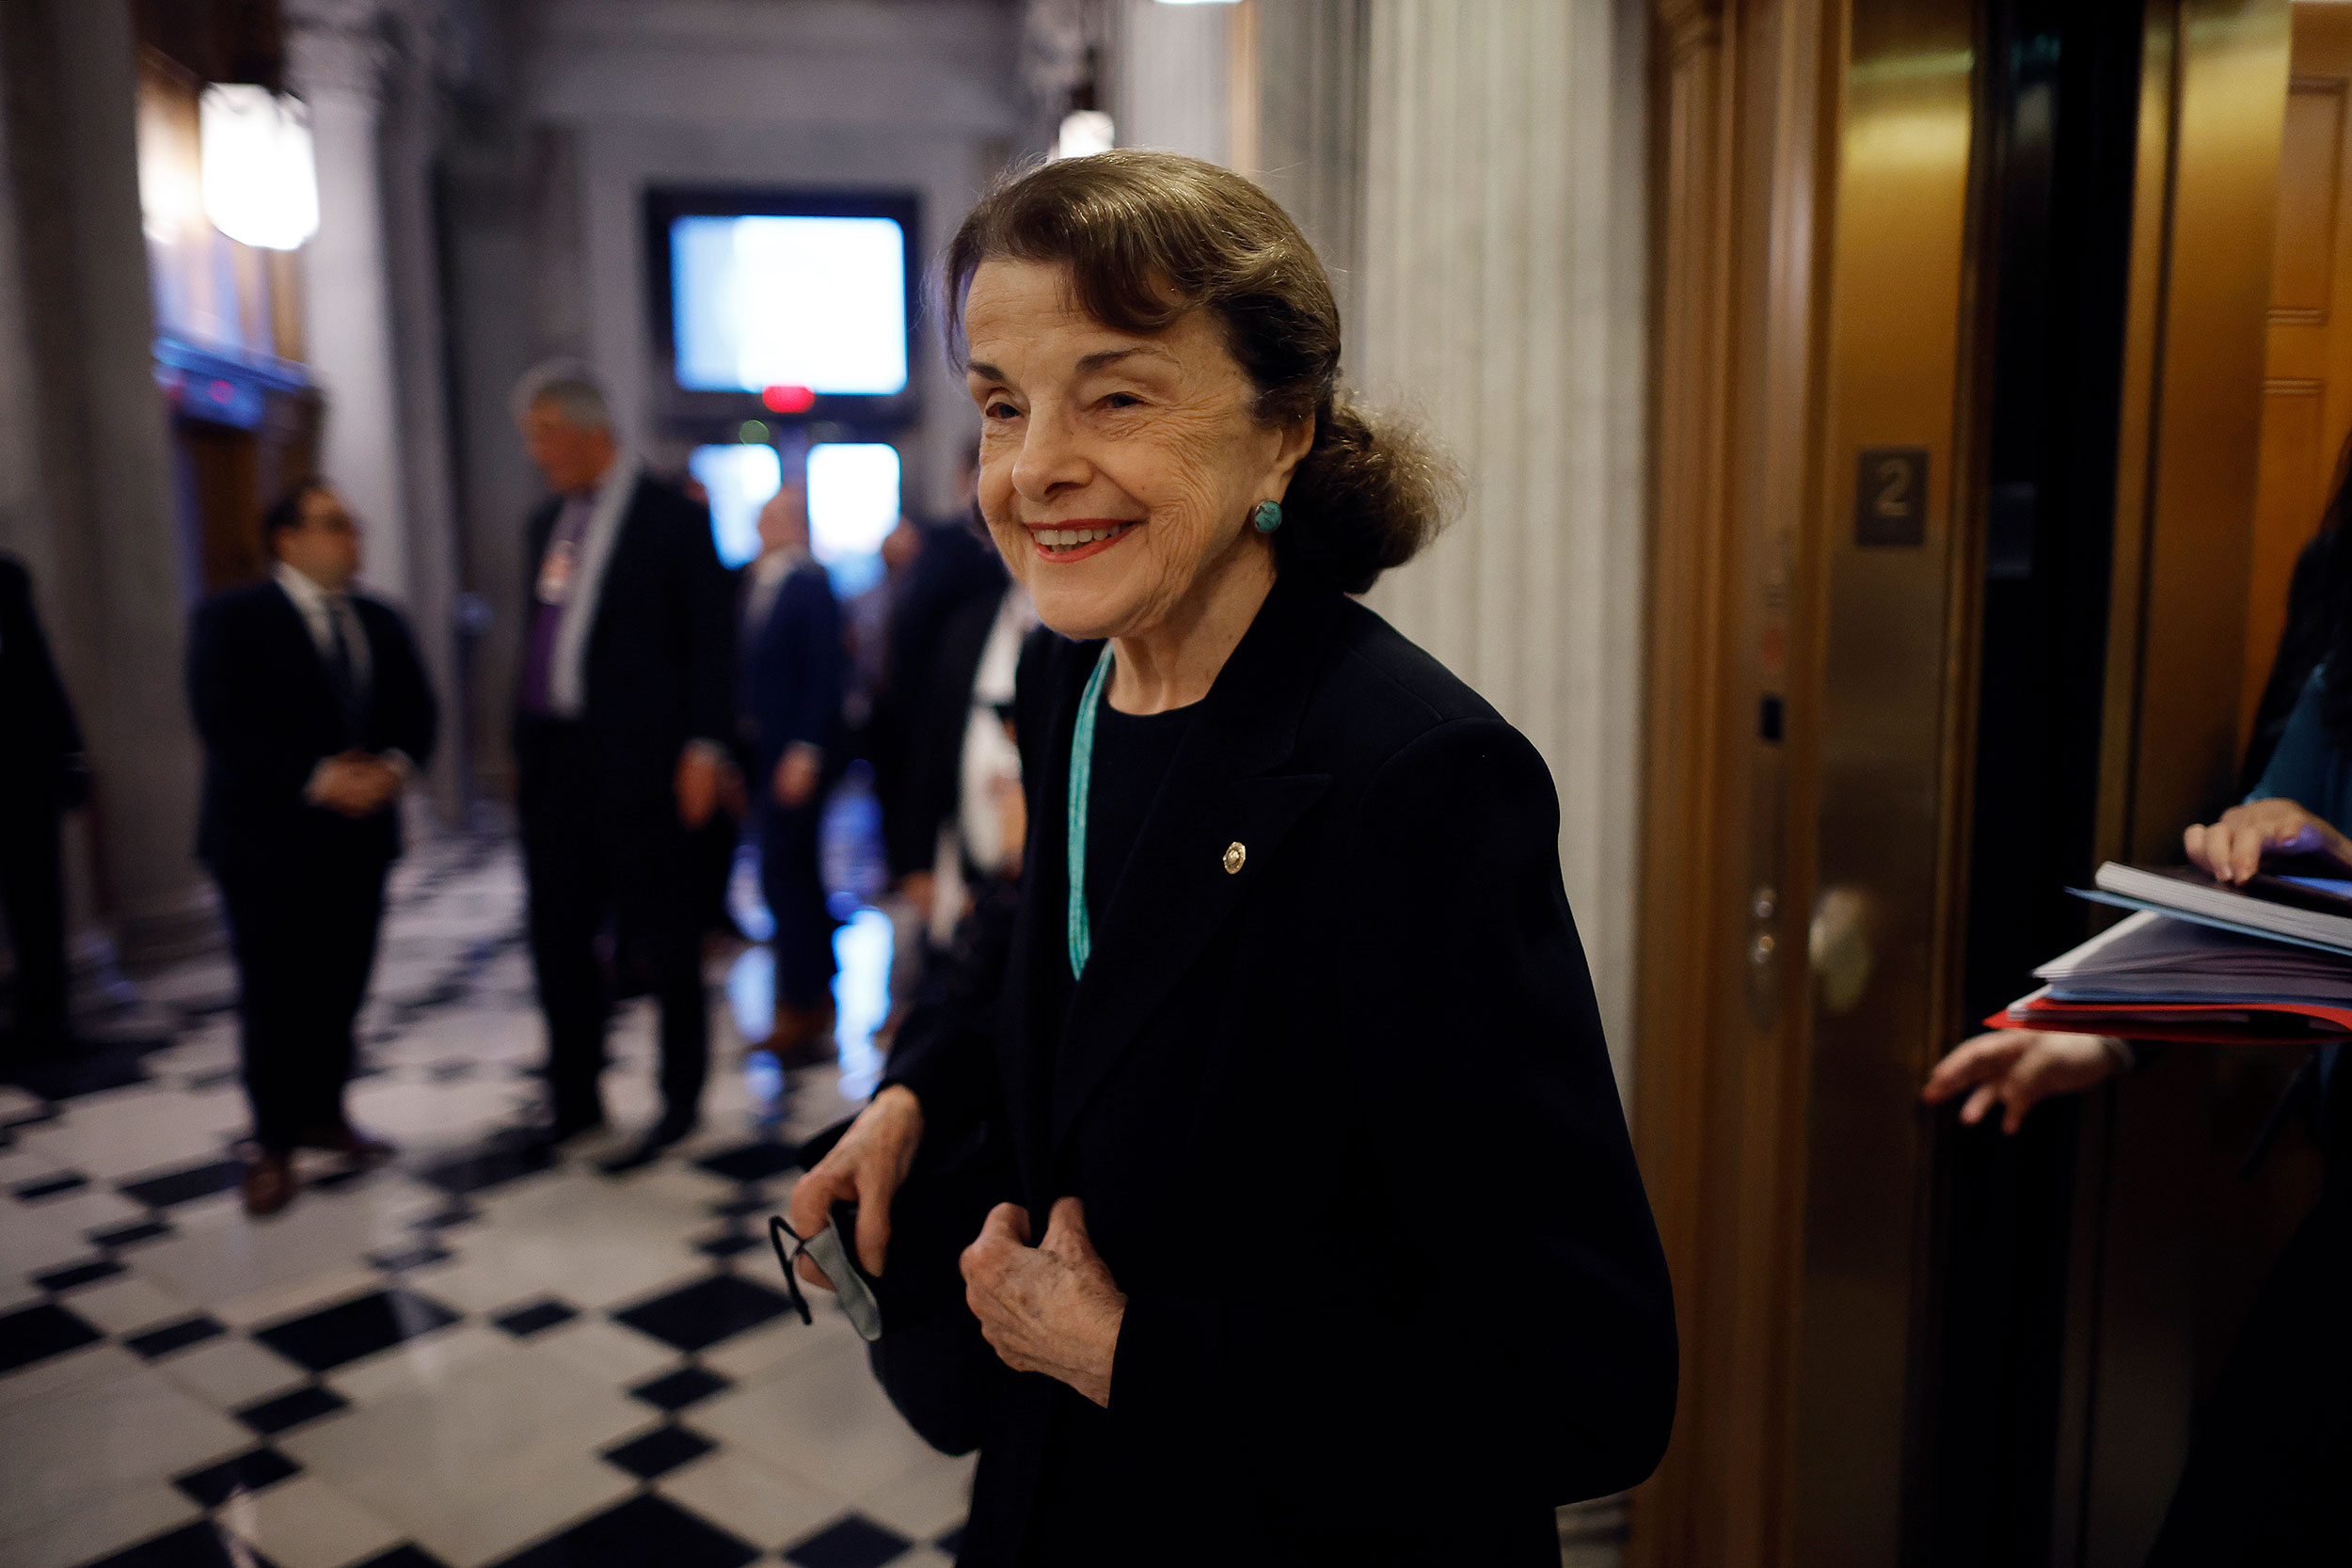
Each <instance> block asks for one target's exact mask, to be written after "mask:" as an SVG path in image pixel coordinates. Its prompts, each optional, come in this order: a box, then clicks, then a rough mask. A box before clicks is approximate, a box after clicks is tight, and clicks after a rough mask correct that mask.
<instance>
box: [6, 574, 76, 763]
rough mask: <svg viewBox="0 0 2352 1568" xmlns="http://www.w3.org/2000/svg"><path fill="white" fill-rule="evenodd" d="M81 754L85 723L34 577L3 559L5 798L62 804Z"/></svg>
mask: <svg viewBox="0 0 2352 1568" xmlns="http://www.w3.org/2000/svg"><path fill="white" fill-rule="evenodd" d="M81 750H82V731H81V726H79V725H78V724H76V723H75V722H74V721H73V705H72V704H71V703H70V702H68V701H67V700H66V694H65V684H64V683H63V682H62V681H60V680H59V679H58V678H57V667H56V663H55V662H54V661H53V660H52V659H51V658H50V657H49V640H48V639H47V638H46V637H44V636H42V635H41V629H40V615H39V614H38V612H36V610H34V608H33V579H32V577H31V574H29V573H27V572H26V571H25V570H24V562H20V561H18V560H17V559H16V558H15V557H14V556H10V555H0V796H5V797H6V798H7V799H8V800H10V801H11V802H13V803H14V804H15V805H16V807H17V808H18V809H20V810H22V809H25V808H27V807H29V806H32V805H35V804H37V803H40V802H42V801H48V802H53V803H55V804H57V805H64V804H65V803H66V799H65V794H64V791H65V788H66V784H67V781H68V775H69V759H71V758H72V757H73V756H75V755H76V754H77V753H79V752H81Z"/></svg>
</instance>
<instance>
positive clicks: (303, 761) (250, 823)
mask: <svg viewBox="0 0 2352 1568" xmlns="http://www.w3.org/2000/svg"><path fill="white" fill-rule="evenodd" d="M351 608H352V610H353V611H354V612H355V613H357V614H358V618H359V626H360V628H361V629H362V630H363V631H365V632H366V633H367V638H368V657H369V662H370V663H371V664H372V665H373V675H372V678H371V681H370V694H369V700H368V717H367V723H366V725H365V731H364V734H363V735H362V736H361V737H360V741H359V746H360V749H361V750H363V751H369V752H390V751H398V752H406V753H407V754H408V757H409V760H410V761H412V762H414V763H415V764H416V765H417V766H418V767H419V768H423V767H424V766H426V765H427V764H428V763H430V762H431V761H432V760H433V745H434V740H435V738H436V736H437V731H438V728H439V722H440V714H439V708H438V707H437V705H436V704H435V702H434V700H433V689H432V687H431V686H430V685H428V684H427V683H426V680H425V675H424V667H423V665H422V664H421V663H420V662H419V661H418V658H417V649H416V644H415V643H414V642H412V641H410V640H409V636H408V626H407V623H406V622H405V621H404V620H402V619H401V616H400V612H399V611H398V610H393V609H392V608H391V607H390V606H389V605H387V604H382V603H379V602H378V601H376V600H374V599H371V598H366V597H364V596H362V595H360V594H353V595H352V596H351ZM188 704H189V706H190V707H191V708H192V709H193V710H194V712H195V715H196V729H197V734H198V735H199V736H201V737H202V738H203V741H204V805H203V814H202V816H201V817H200V818H199V824H198V829H197V851H196V852H197V854H198V856H199V858H200V859H202V860H203V862H204V863H206V864H207V865H210V866H211V867H212V868H213V869H214V870H215V871H216V872H220V873H222V874H224V875H231V874H235V873H238V872H245V871H262V870H273V869H282V868H284V867H287V866H290V865H293V864H295V863H301V862H306V861H309V860H311V859H313V858H316V857H320V856H343V857H351V858H356V859H359V860H363V861H370V862H383V861H389V860H390V859H391V858H393V857H394V856H396V855H397V854H399V853H400V812H399V810H398V809H397V808H394V809H391V810H387V811H380V812H377V813H376V814H375V815H374V816H369V817H363V818H361V819H360V820H358V821H356V822H355V821H353V820H351V819H350V818H349V817H346V816H341V815H340V814H338V813H335V812H331V811H328V810H327V809H326V808H325V807H324V806H314V805H312V804H310V802H309V801H307V800H303V798H302V792H303V789H304V788H305V786H307V785H308V784H310V774H311V771H312V769H314V768H317V767H318V765H319V764H320V763H321V762H322V761H324V760H325V759H326V758H327V757H330V756H333V755H335V754H336V753H338V752H342V750H343V749H344V747H345V737H344V735H343V718H342V705H341V704H339V703H338V702H337V701H336V698H335V689H334V685H333V682H332V679H331V678H330V677H329V676H328V674H327V673H326V659H325V658H324V657H321V656H320V654H319V650H318V644H317V643H315V642H313V641H311V640H310V627H309V626H306V625H304V623H303V619H302V611H300V610H297V609H295V608H294V601H293V600H292V599H290V598H288V597H287V596H286V591H285V590H284V589H282V588H280V587H278V584H277V583H275V582H262V583H256V584H254V585H253V586H251V587H249V588H235V589H230V591H229V592H227V593H225V594H219V595H217V596H215V597H214V598H211V599H208V600H206V601H205V602H204V603H203V604H201V605H199V606H198V607H197V611H196V622H195V625H194V626H192V627H191V628H190V630H189V633H188Z"/></svg>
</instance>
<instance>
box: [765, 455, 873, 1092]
mask: <svg viewBox="0 0 2352 1568" xmlns="http://www.w3.org/2000/svg"><path fill="white" fill-rule="evenodd" d="M759 543H760V555H759V559H758V560H757V561H755V562H753V563H752V564H751V566H750V567H749V568H748V569H747V570H746V571H745V573H744V584H743V673H742V715H741V725H742V731H741V733H742V738H743V743H744V746H745V749H746V750H747V751H748V752H749V753H750V758H751V762H752V768H751V780H752V783H753V784H754V785H755V788H756V796H755V800H756V802H757V803H756V806H755V811H756V813H757V820H758V823H759V865H760V887H761V889H762V891H763V892H764V893H765V894H766V895H767V900H768V911H769V913H770V914H771V915H773V916H774V917H775V925H776V929H775V938H774V952H775V960H776V1014H775V1028H774V1031H773V1032H772V1033H771V1035H770V1036H769V1038H768V1048H769V1049H770V1050H771V1051H773V1052H774V1053H776V1059H777V1060H778V1061H779V1062H781V1063H783V1064H784V1065H785V1066H786V1067H807V1066H811V1065H814V1064H815V1063H818V1062H820V1061H828V1060H830V1059H832V1051H831V1045H832V1027H833V1016H832V1015H833V1008H832V993H833V975H834V957H833V933H834V918H833V915H832V913H831V912H830V911H828V910H827V909H826V907H825V884H824V879H823V876H822V874H821V872H820V870H819V867H818V852H817V848H818V846H817V841H818V821H819V818H820V817H821V816H822V814H823V811H824V798H825V785H826V784H828V783H830V782H831V780H832V779H833V777H834V774H835V773H836V771H837V768H838V760H839V755H840V750H841V699H842V690H843V682H844V679H845V671H846V662H847V661H846V657H845V654H844V650H843V646H842V638H841V606H840V603H839V601H838V600H836V599H835V598H834V594H833V581H832V578H829V577H827V576H826V573H825V569H824V568H823V567H822V566H819V565H818V563H817V562H815V561H814V560H813V559H811V557H810V555H809V552H808V493H807V491H806V490H805V489H804V488H803V487H802V486H801V485H798V484H787V485H786V486H785V487H784V488H783V489H781V490H779V491H777V492H776V494H775V495H774V496H773V497H772V498H771V499H770V500H769V502H768V504H767V505H766V506H764V507H762V508H761V509H760V514H759Z"/></svg>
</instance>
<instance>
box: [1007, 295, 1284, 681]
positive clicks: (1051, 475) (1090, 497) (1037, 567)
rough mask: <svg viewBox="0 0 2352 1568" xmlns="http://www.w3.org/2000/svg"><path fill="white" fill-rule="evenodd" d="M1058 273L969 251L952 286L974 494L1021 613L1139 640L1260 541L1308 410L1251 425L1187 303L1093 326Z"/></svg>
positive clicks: (1075, 633) (1256, 557) (1230, 376)
mask: <svg viewBox="0 0 2352 1568" xmlns="http://www.w3.org/2000/svg"><path fill="white" fill-rule="evenodd" d="M1068 277H1069V272H1068V269H1067V268H1066V267H1063V266H1059V265H1056V264H1050V263H1045V262H1036V261H987V262H983V263H982V264H981V266H980V268H979V270H978V272H977V273H976V274H975V275H974V277H973V279H972V287H971V291H970V293H968V294H967V295H966V296H965V303H964V331H965V335H966V337H967V338H968V339H969V341H970V344H971V355H970V361H969V363H968V365H967V367H966V371H965V377H964V379H965V383H966V385H967V386H968V387H969V388H970V389H971V392H972V400H973V402H974V403H976V404H978V405H979V410H980V420H981V424H980V469H979V501H980V512H981V515H983V516H984V517H986V518H987V520H988V527H989V531H990V533H992V534H993V536H994V537H995V540H996V547H997V549H998V550H999V551H1001V552H1002V553H1003V555H1004V558H1005V563H1006V564H1007V566H1009V568H1010V569H1011V571H1012V574H1013V576H1014V577H1016V578H1020V580H1021V581H1022V583H1023V584H1024V585H1025V586H1026V587H1027V589H1028V590H1029V593H1030V594H1031V595H1032V596H1033V597H1034V598H1035V599H1036V600H1037V609H1038V614H1039V615H1040V616H1041V618H1042V619H1043V620H1044V622H1045V624H1046V625H1047V626H1052V627H1053V628H1054V629H1055V630H1056V631H1058V632H1060V633H1062V634H1063V635H1064V636H1066V637H1075V638H1091V637H1146V636H1149V635H1151V634H1152V632H1154V631H1157V630H1160V629H1162V628H1163V627H1165V626H1168V624H1169V623H1170V622H1171V621H1172V620H1173V621H1178V622H1181V621H1182V620H1183V619H1184V616H1185V615H1186V612H1187V610H1191V611H1194V612H1197V611H1198V610H1199V609H1200V606H1201V605H1202V604H1204V603H1205V602H1207V600H1208V599H1209V598H1211V597H1212V596H1213V595H1214V594H1215V592H1216V588H1217V586H1218V585H1219V584H1220V582H1222V581H1224V580H1227V579H1229V578H1232V577H1233V576H1234V575H1235V574H1236V571H1237V569H1239V570H1244V571H1248V570H1255V571H1263V567H1264V566H1265V564H1266V555H1265V554H1264V553H1262V552H1269V551H1270V548H1271V546H1269V545H1268V544H1267V542H1266V540H1265V538H1264V536H1263V535H1262V534H1260V533H1259V532H1258V531H1256V529H1254V528H1253V527H1251V526H1250V522H1249V513H1250V511H1251V510H1252V509H1253V508H1254V507H1256V505H1257V504H1258V503H1259V502H1260V501H1264V500H1275V501H1279V500H1280V499H1282V495H1283V492H1284V490H1285V489H1286V488H1287V487H1288V486H1289V483H1290V476H1291V471H1292V470H1293V469H1294V468H1295V467H1297V466H1298V461H1299V459H1300V458H1301V457H1303V456H1305V455H1306V451H1307V447H1308V444H1309V443H1310V441H1311V440H1312V438H1313V435H1314V426H1313V421H1311V420H1302V421H1300V422H1299V423H1298V424H1297V425H1295V426H1292V427H1289V428H1288V429H1268V428H1266V427H1264V426H1263V425H1261V424H1259V422H1258V421H1257V420H1256V418H1255V417H1254V415H1253V413H1252V404H1253V403H1254V401H1255V399H1256V395H1257V394H1256V388H1253V387H1252V386H1251V385H1250V382H1249V378H1248V375H1247V374H1246V373H1244V372H1243V370H1242V368H1241V365H1240V363H1239V362H1238V361H1236V360H1235V359H1234V358H1233V356H1232V352H1231V351H1230V350H1229V349H1228V348H1227V347H1226V345H1225V335H1224V332H1223V331H1222V329H1221V328H1220V327H1219V325H1218V324H1217V323H1216V321H1215V320H1214V319H1213V318H1212V317H1210V316H1209V315H1208V313H1207V312H1205V311H1200V310H1195V311H1191V312H1189V313H1187V314H1186V315H1184V316H1183V317H1181V318H1180V319H1179V320H1178V321H1177V323H1176V325H1173V326H1171V327H1168V329H1167V330H1166V331H1163V332H1160V333H1157V334H1155V335H1153V336H1151V337H1138V336H1136V335H1135V334H1133V333H1128V332H1121V331H1118V330H1116V329H1115V328H1112V327H1108V326H1104V325H1103V324H1102V323H1100V322H1098V321H1095V320H1093V319H1092V318H1091V317H1089V316H1088V315H1086V314H1085V313H1084V312H1083V311H1082V310H1080V309H1079V308H1078V306H1077V304H1076V302H1075V301H1074V300H1073V298H1072V297H1071V296H1070V292H1069V289H1068V286H1067V280H1068Z"/></svg>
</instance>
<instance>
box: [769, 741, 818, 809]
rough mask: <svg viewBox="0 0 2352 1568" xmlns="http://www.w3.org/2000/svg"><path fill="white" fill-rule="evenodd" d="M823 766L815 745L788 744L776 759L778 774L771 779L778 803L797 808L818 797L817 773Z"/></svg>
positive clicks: (789, 807) (788, 807)
mask: <svg viewBox="0 0 2352 1568" xmlns="http://www.w3.org/2000/svg"><path fill="white" fill-rule="evenodd" d="M822 767H823V763H822V762H821V761H820V760H819V757H818V751H817V748H816V747H814V746H787V747H786V748H785V752H784V755H783V756H781V757H779V758H778V759H777V760H776V774H775V777H774V778H773V779H772V780H771V781H770V788H771V790H772V791H773V792H774V794H775V797H776V804H778V805H780V806H783V807H785V808H787V810H797V809H799V808H800V807H802V806H804V805H807V804H808V803H809V801H811V800H815V799H816V797H817V775H818V770H819V769H820V768H822Z"/></svg>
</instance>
